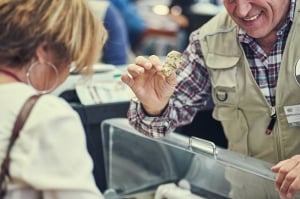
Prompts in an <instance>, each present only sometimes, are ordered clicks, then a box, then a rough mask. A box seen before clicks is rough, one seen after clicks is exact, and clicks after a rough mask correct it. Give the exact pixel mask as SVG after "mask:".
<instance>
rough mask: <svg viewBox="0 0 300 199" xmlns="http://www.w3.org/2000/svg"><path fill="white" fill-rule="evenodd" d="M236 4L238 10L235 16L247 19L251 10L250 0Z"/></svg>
mask: <svg viewBox="0 0 300 199" xmlns="http://www.w3.org/2000/svg"><path fill="white" fill-rule="evenodd" d="M235 2H236V9H235V12H236V13H235V14H236V15H237V16H238V17H246V16H247V15H248V13H249V11H250V10H251V7H252V5H251V2H249V0H235Z"/></svg>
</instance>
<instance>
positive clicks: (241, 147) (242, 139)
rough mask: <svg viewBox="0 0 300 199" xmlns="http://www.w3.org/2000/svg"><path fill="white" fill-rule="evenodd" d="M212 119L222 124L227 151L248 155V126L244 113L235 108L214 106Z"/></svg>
mask: <svg viewBox="0 0 300 199" xmlns="http://www.w3.org/2000/svg"><path fill="white" fill-rule="evenodd" d="M213 117H214V118H215V119H216V120H218V121H220V122H221V123H222V126H223V129H224V133H225V135H226V138H227V140H228V149H230V150H232V151H236V152H239V153H242V154H244V155H248V130H249V128H248V124H247V121H246V117H245V115H244V113H243V112H242V111H241V110H239V109H238V108H237V107H235V106H231V107H230V106H228V107H227V106H226V107H225V106H222V107H220V106H216V107H215V109H214V111H213Z"/></svg>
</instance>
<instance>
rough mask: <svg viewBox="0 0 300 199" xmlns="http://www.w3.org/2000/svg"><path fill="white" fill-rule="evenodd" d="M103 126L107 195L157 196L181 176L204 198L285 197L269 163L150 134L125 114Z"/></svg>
mask: <svg viewBox="0 0 300 199" xmlns="http://www.w3.org/2000/svg"><path fill="white" fill-rule="evenodd" d="M101 128H102V129H101V131H102V147H103V149H102V150H103V157H104V165H105V173H106V183H107V187H108V189H107V190H106V191H105V192H104V194H105V197H106V199H112V198H127V199H150V198H154V194H155V191H156V190H157V188H158V187H159V186H160V185H163V184H166V183H178V182H179V181H180V180H182V179H185V180H187V181H188V182H189V184H190V187H191V192H192V193H193V194H195V195H197V196H200V197H203V198H215V199H223V198H237V199H242V198H247V199H248V198H249V199H253V198H255V199H260V198H262V199H266V198H270V199H274V198H280V197H279V195H278V193H277V192H276V190H275V187H274V179H275V175H274V173H272V172H271V169H270V168H271V167H272V165H271V164H270V163H267V162H264V161H261V160H258V159H254V158H251V157H247V156H243V155H241V154H238V153H235V152H232V151H229V150H226V149H223V148H220V147H216V146H215V144H214V143H212V142H210V141H207V140H203V139H199V138H195V137H187V136H184V135H181V134H178V133H175V132H174V133H170V134H168V135H167V136H165V137H163V138H159V139H157V138H150V137H147V136H144V135H142V134H140V133H138V132H137V131H136V130H134V129H133V128H132V127H131V126H130V125H129V124H128V121H127V119H125V118H113V119H108V120H104V121H103V122H102V125H101ZM96 177H97V176H96ZM297 198H299V197H297Z"/></svg>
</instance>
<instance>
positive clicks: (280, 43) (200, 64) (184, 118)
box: [128, 0, 295, 137]
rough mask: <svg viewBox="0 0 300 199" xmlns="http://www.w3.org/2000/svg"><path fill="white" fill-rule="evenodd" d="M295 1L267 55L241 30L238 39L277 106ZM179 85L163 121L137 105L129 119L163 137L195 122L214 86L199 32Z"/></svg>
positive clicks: (186, 54) (180, 72) (192, 41)
mask: <svg viewBox="0 0 300 199" xmlns="http://www.w3.org/2000/svg"><path fill="white" fill-rule="evenodd" d="M294 10H295V0H291V5H290V11H289V14H288V17H287V19H286V22H285V23H284V25H283V26H282V27H281V29H280V30H278V31H277V36H278V37H277V41H276V43H275V44H274V46H273V48H272V50H271V52H270V53H269V54H266V53H265V52H264V51H263V49H262V48H261V47H260V46H259V44H258V43H257V42H256V40H255V39H254V38H251V37H250V36H248V35H247V34H246V33H245V32H244V31H243V30H242V29H240V31H239V34H238V37H239V41H240V43H241V44H242V46H243V49H244V51H245V54H246V57H247V60H248V62H249V66H250V69H251V72H252V74H253V77H254V79H255V80H256V82H257V84H258V86H259V87H260V90H261V92H262V93H263V95H264V96H265V97H266V99H267V101H268V102H269V103H270V104H271V105H272V106H274V105H275V95H276V84H277V79H278V73H279V69H280V63H281V58H282V54H283V51H284V47H285V44H286V40H287V36H288V33H289V30H290V27H291V25H292V22H293V17H294ZM177 73H178V82H179V83H178V85H177V86H176V90H175V92H174V95H173V97H172V98H171V99H170V102H169V105H168V107H167V108H166V110H165V111H164V113H163V114H162V115H161V116H160V117H149V116H147V115H146V114H145V112H144V111H143V109H142V107H141V105H140V104H139V103H138V102H137V101H132V103H131V105H130V108H129V112H128V118H129V121H130V123H131V124H132V125H133V126H134V127H135V128H136V129H137V130H138V131H140V132H142V133H144V134H146V135H148V136H151V137H161V136H164V135H165V134H166V133H167V132H170V131H172V130H174V129H175V128H176V127H178V126H181V125H184V124H187V123H189V122H191V121H192V119H193V118H194V116H195V115H196V113H197V112H198V111H199V110H203V109H204V108H205V106H206V105H207V103H208V101H209V100H210V99H211V83H210V78H209V75H208V71H207V69H206V66H205V64H204V61H203V55H202V51H201V46H200V41H199V31H195V32H193V33H192V34H191V36H190V44H189V46H188V47H187V49H186V50H185V52H184V53H183V63H182V66H181V67H180V68H179V70H178V71H177Z"/></svg>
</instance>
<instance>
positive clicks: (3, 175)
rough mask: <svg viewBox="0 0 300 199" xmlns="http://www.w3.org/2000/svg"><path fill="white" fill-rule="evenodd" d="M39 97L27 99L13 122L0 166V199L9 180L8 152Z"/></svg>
mask: <svg viewBox="0 0 300 199" xmlns="http://www.w3.org/2000/svg"><path fill="white" fill-rule="evenodd" d="M40 96H41V95H33V96H31V97H29V98H28V99H27V101H26V102H25V104H24V105H23V107H22V109H21V111H20V113H19V115H18V117H17V119H16V121H15V125H14V128H13V131H12V135H11V137H10V140H9V144H8V147H7V151H6V155H5V157H4V160H3V162H2V164H1V170H0V199H2V198H4V196H5V194H6V188H7V181H6V180H7V179H8V178H10V175H9V163H10V157H9V155H10V152H11V149H12V147H13V145H14V143H15V141H16V140H17V138H18V137H19V135H20V131H21V129H22V127H23V126H24V124H25V122H26V120H27V118H28V116H29V114H30V112H31V110H32V108H33V106H34V104H35V103H36V101H37V100H38V99H39V97H40Z"/></svg>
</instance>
